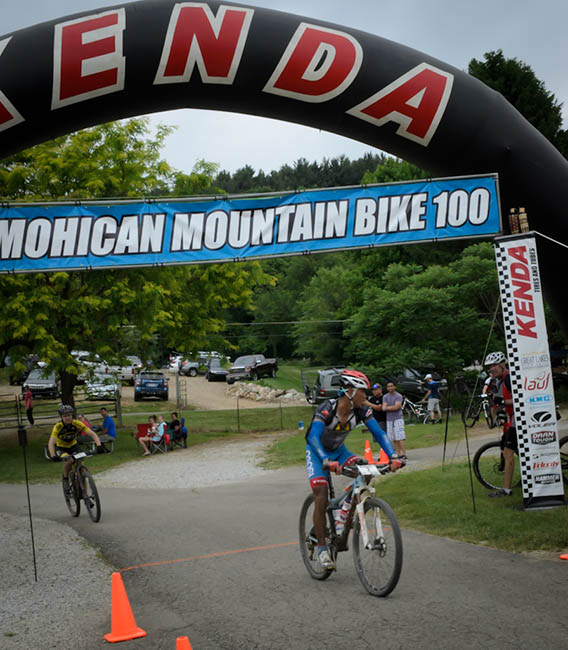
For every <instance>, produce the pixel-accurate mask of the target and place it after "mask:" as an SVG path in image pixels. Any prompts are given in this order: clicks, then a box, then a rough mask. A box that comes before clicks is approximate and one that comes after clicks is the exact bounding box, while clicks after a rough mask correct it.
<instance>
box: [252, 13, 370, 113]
mask: <svg viewBox="0 0 568 650" xmlns="http://www.w3.org/2000/svg"><path fill="white" fill-rule="evenodd" d="M362 61H363V50H362V48H361V45H360V44H359V42H358V41H356V40H355V39H354V38H353V36H350V35H349V34H345V33H343V32H338V31H336V30H334V29H326V28H324V27H318V26H316V25H308V24H307V23H302V24H301V25H300V26H299V27H298V29H297V30H296V33H295V34H294V36H293V37H292V40H291V41H290V43H289V44H288V47H287V48H286V51H285V52H284V54H283V55H282V58H281V59H280V62H279V63H278V65H277V66H276V69H275V70H274V72H273V73H272V76H271V77H270V79H269V81H268V83H267V84H266V86H265V87H264V92H266V93H273V94H274V95H282V96H283V97H291V98H293V99H301V100H302V101H304V102H326V101H328V100H329V99H332V98H333V97H337V96H338V95H340V94H341V93H342V92H343V91H344V90H345V89H346V88H347V87H348V86H349V85H350V84H351V82H352V81H353V79H355V77H356V76H357V73H358V72H359V68H360V67H361V63H362Z"/></svg>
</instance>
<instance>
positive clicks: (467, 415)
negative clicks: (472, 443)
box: [461, 404, 479, 429]
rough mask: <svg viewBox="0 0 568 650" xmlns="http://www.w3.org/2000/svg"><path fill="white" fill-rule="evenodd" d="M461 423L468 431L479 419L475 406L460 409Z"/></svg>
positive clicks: (477, 409)
mask: <svg viewBox="0 0 568 650" xmlns="http://www.w3.org/2000/svg"><path fill="white" fill-rule="evenodd" d="M461 415H462V422H463V423H464V424H465V426H466V427H468V429H471V427H473V426H474V424H475V423H476V422H477V420H478V418H479V407H478V406H476V405H475V404H472V405H471V406H469V404H468V405H467V406H464V407H463V409H462V414H461Z"/></svg>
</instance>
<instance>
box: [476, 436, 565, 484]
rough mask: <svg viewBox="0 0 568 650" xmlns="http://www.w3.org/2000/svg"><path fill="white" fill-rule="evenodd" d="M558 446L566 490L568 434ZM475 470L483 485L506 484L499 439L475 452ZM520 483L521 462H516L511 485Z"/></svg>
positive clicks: (503, 460)
mask: <svg viewBox="0 0 568 650" xmlns="http://www.w3.org/2000/svg"><path fill="white" fill-rule="evenodd" d="M558 446H559V447H560V466H561V469H562V475H563V479H564V489H565V490H566V488H568V436H565V437H564V438H561V439H560V442H559V443H558ZM515 454H516V455H517V456H518V452H517V451H515ZM473 472H474V474H475V477H476V478H477V480H478V481H479V482H480V483H481V485H483V486H484V487H486V488H489V489H490V490H499V489H501V488H502V487H503V486H504V480H505V459H504V458H503V450H502V449H501V442H500V441H499V440H495V441H493V442H488V443H486V444H485V445H482V446H481V447H480V448H479V449H478V450H477V451H476V452H475V456H474V457H473ZM520 484H521V471H520V468H519V463H518V462H516V463H515V469H514V473H513V481H512V483H511V485H512V487H513V488H516V487H519V485H520Z"/></svg>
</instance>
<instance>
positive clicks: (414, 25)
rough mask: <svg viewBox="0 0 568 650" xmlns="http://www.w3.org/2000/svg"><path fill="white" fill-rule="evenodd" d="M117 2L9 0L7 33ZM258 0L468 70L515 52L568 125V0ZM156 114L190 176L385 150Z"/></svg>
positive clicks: (212, 116) (230, 121)
mask: <svg viewBox="0 0 568 650" xmlns="http://www.w3.org/2000/svg"><path fill="white" fill-rule="evenodd" d="M115 4H119V3H117V2H113V0H0V21H1V22H0V35H2V34H7V33H9V32H12V31H14V30H16V29H22V28H25V27H29V26H31V25H35V24H37V23H42V22H44V21H47V20H51V19H54V18H60V17H63V16H67V15H70V14H73V13H78V12H82V11H88V10H90V9H98V8H100V7H107V6H112V5H115ZM123 4H127V3H126V2H125V3H123ZM249 4H251V5H257V6H259V7H266V8H270V9H278V10H281V11H287V12H289V13H297V14H299V15H303V16H308V17H310V18H315V19H320V20H326V21H329V22H332V23H336V24H338V25H343V26H345V27H352V28H355V29H361V30H363V31H366V32H370V33H372V34H376V35H378V36H381V37H383V38H388V39H390V40H393V41H396V42H398V43H402V44H404V45H407V46H409V47H412V48H414V49H416V50H420V51H422V52H425V53H426V54H429V55H431V56H434V57H437V58H438V59H441V60H442V61H445V62H447V63H449V64H451V65H454V66H455V67H457V68H460V69H462V70H465V69H466V68H467V64H468V62H469V61H470V59H472V58H473V57H475V58H482V57H483V54H484V53H485V52H488V51H490V50H497V49H502V50H503V52H504V54H505V56H506V57H508V58H513V57H514V58H518V59H520V60H522V61H524V62H525V63H528V64H529V65H530V66H531V67H532V68H533V70H534V72H535V73H536V75H537V77H539V78H540V79H542V80H543V81H544V83H545V85H546V87H547V89H548V90H549V91H550V92H552V93H554V94H555V95H556V98H557V99H558V101H560V102H561V103H563V104H564V126H565V128H566V126H567V125H568V74H567V70H566V68H567V66H568V63H567V62H568V39H567V38H566V29H567V27H566V26H567V25H568V0H538V1H537V0H476V2H465V1H464V0H461V1H460V0H427V1H424V0H351V1H346V0H257V1H256V2H250V3H249ZM151 119H152V123H153V124H156V123H158V122H162V123H165V124H176V125H179V129H178V130H177V131H176V133H175V135H174V136H170V138H169V140H168V142H167V145H166V147H165V149H164V151H163V155H164V157H165V158H166V159H167V160H168V162H169V163H170V164H171V165H172V166H173V167H175V168H176V169H179V170H181V171H185V172H187V171H189V170H191V168H192V167H193V165H194V164H195V162H196V160H198V159H200V158H204V159H205V160H208V161H212V162H216V163H219V164H220V166H221V169H227V170H229V171H231V172H234V171H235V170H237V169H238V168H239V167H242V166H244V165H246V164H249V165H251V166H252V167H254V168H255V169H256V170H258V169H263V170H264V171H266V172H269V171H271V170H272V169H277V168H278V167H280V165H282V164H283V163H293V162H294V161H295V160H297V159H298V158H299V157H304V158H307V159H308V160H310V161H313V160H317V161H321V160H322V158H324V157H327V158H330V157H334V156H339V155H341V154H346V155H347V156H349V157H350V158H357V157H359V156H361V155H363V154H364V153H365V152H366V151H375V152H377V151H378V150H376V149H373V148H372V147H370V146H369V145H365V144H362V143H359V142H354V141H352V140H348V139H346V138H343V137H341V136H337V135H333V134H330V133H325V132H320V131H318V130H316V129H311V128H308V127H302V126H297V125H293V124H288V123H286V122H278V121H275V120H269V119H265V118H260V117H252V116H247V115H240V114H236V113H221V112H216V111H197V110H193V109H184V110H179V111H170V112H167V113H156V114H154V115H153V116H152V118H151ZM267 143H270V146H267Z"/></svg>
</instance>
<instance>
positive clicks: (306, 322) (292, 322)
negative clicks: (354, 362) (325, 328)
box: [225, 318, 351, 327]
mask: <svg viewBox="0 0 568 650" xmlns="http://www.w3.org/2000/svg"><path fill="white" fill-rule="evenodd" d="M350 320H351V318H343V319H341V320H273V321H255V322H253V323H226V324H225V327H230V326H231V325H315V324H317V323H348V322H349V321H350Z"/></svg>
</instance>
